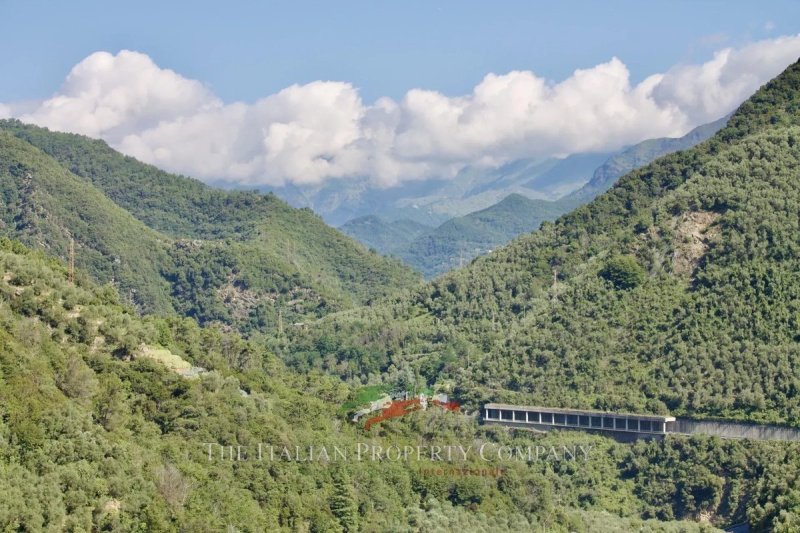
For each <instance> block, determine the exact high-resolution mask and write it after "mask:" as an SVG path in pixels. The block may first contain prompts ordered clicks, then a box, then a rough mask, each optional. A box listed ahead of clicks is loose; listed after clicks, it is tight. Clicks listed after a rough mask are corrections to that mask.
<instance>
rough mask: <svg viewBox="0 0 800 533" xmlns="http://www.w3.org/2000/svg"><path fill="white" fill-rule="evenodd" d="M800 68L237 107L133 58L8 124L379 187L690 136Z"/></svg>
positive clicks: (95, 59)
mask: <svg viewBox="0 0 800 533" xmlns="http://www.w3.org/2000/svg"><path fill="white" fill-rule="evenodd" d="M798 56H800V36H793V37H780V38H776V39H770V40H765V41H759V42H756V43H753V44H750V45H747V46H744V47H742V48H739V49H732V48H727V49H724V50H720V51H718V52H717V53H716V54H715V55H714V57H713V58H712V59H711V60H709V61H708V62H706V63H703V64H698V65H679V66H675V67H673V68H672V69H670V70H668V71H667V72H665V73H661V74H654V75H652V76H650V77H648V78H646V79H645V80H643V81H642V82H640V83H638V84H635V85H633V84H631V82H630V76H629V72H628V69H627V67H626V66H625V64H624V63H623V62H622V61H621V60H619V59H617V58H612V59H611V60H610V61H608V62H606V63H602V64H599V65H596V66H595V67H592V68H589V69H582V70H576V71H575V72H574V73H573V74H572V75H571V76H570V77H569V78H567V79H565V80H563V81H561V82H557V83H556V82H552V81H549V80H546V79H543V78H541V77H539V76H537V75H536V74H535V73H533V72H530V71H513V72H509V73H507V74H501V75H498V74H488V75H487V76H486V77H485V78H484V79H483V80H481V82H480V83H478V85H476V86H475V88H474V89H473V90H472V92H471V93H469V94H466V95H462V96H446V95H443V94H441V93H438V92H436V91H429V90H424V89H413V90H410V91H408V92H407V93H406V95H405V96H404V97H403V98H402V99H400V100H399V101H394V100H392V99H389V98H381V99H379V100H378V101H376V102H374V103H372V104H369V103H365V102H363V101H362V99H361V97H360V96H359V93H358V90H357V89H356V88H355V87H353V86H352V85H351V84H349V83H346V82H336V81H315V82H312V83H309V84H306V85H292V86H290V87H287V88H285V89H283V90H281V91H280V92H278V93H276V94H272V95H269V96H266V97H264V98H262V99H260V100H258V101H256V102H254V103H225V102H223V101H221V100H220V99H219V98H218V97H217V96H216V95H214V94H213V92H212V91H210V90H209V89H208V88H207V87H206V86H205V85H203V84H202V83H200V82H199V81H196V80H191V79H187V78H185V77H183V76H181V75H180V74H178V73H176V72H174V71H172V70H168V69H163V68H160V67H159V66H158V65H156V64H155V63H154V62H153V61H152V60H151V59H150V58H149V57H148V56H147V55H145V54H141V53H138V52H132V51H127V50H123V51H121V52H119V53H118V54H116V55H113V54H110V53H108V52H97V53H94V54H92V55H90V56H89V57H87V58H86V59H84V60H83V61H81V62H80V63H78V64H77V65H76V66H75V67H74V68H73V69H72V71H71V72H70V73H69V75H68V76H67V78H66V80H65V82H64V84H63V86H62V87H61V88H60V89H59V91H58V92H57V93H56V94H55V95H53V96H52V97H51V98H49V99H47V100H44V101H42V102H38V103H36V104H35V105H34V106H32V107H31V106H29V105H28V106H25V108H24V109H23V108H22V106H15V105H14V104H13V103H8V102H7V103H5V105H4V104H0V117H2V116H3V115H7V116H8V115H12V116H17V117H18V118H20V119H21V120H23V121H26V122H32V123H35V124H39V125H42V126H47V127H49V128H52V129H56V130H61V131H71V132H76V133H83V134H86V135H90V136H93V137H101V138H103V139H105V140H107V141H108V142H109V144H111V145H112V146H113V147H115V148H117V149H119V150H121V151H123V152H125V153H127V154H130V155H132V156H134V157H137V158H139V159H141V160H143V161H146V162H149V163H153V164H155V165H157V166H159V167H162V168H165V169H168V170H172V171H177V172H182V173H186V174H190V175H192V176H196V177H199V178H205V179H225V180H229V181H231V182H236V183H240V184H248V185H260V184H268V185H281V184H284V183H287V182H288V183H296V184H309V183H319V182H322V181H324V180H327V179H331V178H347V177H363V176H368V177H369V178H370V179H371V180H372V181H373V182H374V183H375V184H377V185H390V184H394V183H398V182H401V181H405V180H411V179H424V178H427V177H431V176H437V177H444V176H451V175H454V174H455V173H456V172H457V171H458V170H460V169H461V168H463V167H464V166H466V165H475V164H490V165H495V164H501V163H503V162H506V161H509V160H512V159H516V158H521V157H533V156H551V155H557V154H569V153H575V152H584V151H591V150H612V149H616V148H619V147H621V146H624V145H626V144H631V143H635V142H638V141H640V140H642V139H645V138H649V137H660V136H677V135H681V134H683V133H685V132H686V131H688V130H689V129H690V128H692V127H694V126H697V125H699V124H702V123H705V122H709V121H711V120H714V119H716V118H719V117H720V116H722V115H724V114H725V113H727V112H729V111H731V110H732V109H733V108H735V107H736V106H737V105H738V104H739V103H740V102H741V101H743V100H744V99H745V98H746V97H748V96H749V95H750V94H751V93H752V92H754V91H755V89H757V88H758V87H759V86H760V85H761V84H762V83H764V82H766V81H767V80H769V79H770V78H772V77H773V76H775V75H777V74H778V73H779V72H780V71H781V70H782V69H783V68H785V67H786V66H787V65H788V64H790V63H791V62H793V61H795V60H796V59H797V58H798Z"/></svg>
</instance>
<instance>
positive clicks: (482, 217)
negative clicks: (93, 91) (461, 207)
mask: <svg viewBox="0 0 800 533" xmlns="http://www.w3.org/2000/svg"><path fill="white" fill-rule="evenodd" d="M563 212H564V210H563V209H562V208H561V207H560V204H559V203H558V202H551V201H548V200H531V199H529V198H526V197H525V196H522V195H521V194H511V195H509V196H507V197H506V198H505V199H503V200H502V201H500V202H499V203H497V204H495V205H493V206H491V207H488V208H486V209H483V210H481V211H476V212H474V213H470V214H468V215H464V216H463V217H456V218H453V219H450V220H448V221H447V222H445V223H444V224H442V225H441V226H439V227H437V228H436V229H433V230H430V231H427V232H424V233H422V234H420V235H418V236H417V237H416V238H414V239H413V240H412V241H411V242H410V243H408V244H406V245H404V246H400V247H399V249H396V250H393V252H394V253H395V254H396V255H397V257H399V258H401V259H402V260H403V261H404V262H406V263H407V264H409V265H411V266H413V267H414V268H415V269H417V270H419V271H420V272H422V274H423V275H424V276H425V277H426V278H432V277H434V276H436V275H439V274H441V273H443V272H447V271H448V270H452V269H454V268H458V267H459V266H461V265H462V264H466V262H469V261H471V260H472V259H473V258H475V257H476V256H478V255H483V254H486V253H489V252H490V251H491V250H493V249H495V248H497V247H499V246H502V245H503V244H505V243H507V242H509V241H510V240H511V239H513V238H514V237H516V236H518V235H521V234H523V233H528V232H531V231H535V230H537V229H539V226H540V225H541V223H542V222H544V221H545V220H553V219H555V218H557V217H558V216H559V215H561V214H563Z"/></svg>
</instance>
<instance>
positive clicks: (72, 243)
mask: <svg viewBox="0 0 800 533" xmlns="http://www.w3.org/2000/svg"><path fill="white" fill-rule="evenodd" d="M67 279H68V281H69V282H70V284H72V285H74V284H75V239H73V238H72V237H70V238H69V271H68V273H67Z"/></svg>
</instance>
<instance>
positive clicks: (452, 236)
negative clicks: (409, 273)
mask: <svg viewBox="0 0 800 533" xmlns="http://www.w3.org/2000/svg"><path fill="white" fill-rule="evenodd" d="M729 118H730V115H729V116H726V117H723V118H721V119H719V120H716V121H714V122H712V123H709V124H705V125H703V126H699V127H697V128H695V129H693V130H692V131H690V132H689V133H687V134H686V135H684V136H683V137H678V138H661V139H649V140H646V141H643V142H641V143H639V144H636V145H634V146H631V147H629V148H626V149H625V150H622V151H621V152H619V153H616V154H613V155H611V156H610V157H609V156H608V154H576V155H574V156H570V157H567V158H565V159H564V160H561V162H560V163H558V164H556V163H555V162H553V161H548V162H547V163H542V164H540V165H544V166H546V169H545V170H543V171H542V172H541V174H539V175H537V177H536V178H534V179H533V180H532V182H529V183H531V184H532V185H533V186H538V187H542V186H543V185H547V186H550V187H556V186H557V185H558V183H559V182H560V181H561V180H567V181H569V180H572V181H570V183H577V182H581V183H583V181H585V180H583V181H581V180H580V179H579V176H581V175H582V173H583V172H585V169H586V166H587V165H590V164H591V165H594V164H597V165H599V166H597V167H596V168H594V169H593V171H592V172H591V174H590V175H591V179H590V180H589V181H588V182H586V183H585V184H583V186H581V187H580V188H579V189H577V190H575V191H573V192H571V193H570V194H567V195H566V196H564V197H562V198H559V199H558V200H554V201H550V200H544V199H531V198H528V197H526V196H524V195H522V194H518V193H512V194H510V195H509V196H507V197H506V198H504V199H503V200H501V201H500V202H498V203H497V204H494V205H492V206H490V207H488V208H485V209H481V210H479V211H476V212H473V213H469V214H467V215H464V216H461V217H454V218H453V219H451V220H448V221H446V222H444V223H443V224H441V225H439V226H437V227H436V228H435V229H430V230H428V231H424V232H419V233H411V232H409V233H403V234H400V235H398V232H395V231H393V230H391V229H390V228H391V227H392V226H393V224H394V223H388V222H386V221H384V220H382V219H380V218H379V217H374V216H373V217H370V220H371V227H370V231H369V232H365V231H360V230H357V229H354V228H355V226H356V224H357V223H356V221H352V222H348V223H346V224H344V225H343V226H341V228H340V229H341V230H342V231H344V232H345V233H347V234H348V235H350V236H351V237H353V238H355V239H358V240H360V241H362V242H364V243H366V244H369V245H370V246H372V247H374V248H375V249H376V250H378V251H379V252H381V253H383V254H387V255H394V256H397V257H399V258H401V259H402V260H403V261H404V262H406V263H407V264H408V265H410V266H411V267H413V268H414V269H416V270H418V271H419V272H422V274H423V275H424V276H425V277H426V278H432V277H435V276H437V275H439V274H442V273H443V272H446V271H448V270H451V269H453V268H458V267H459V266H462V265H463V264H465V263H466V262H469V261H470V260H472V259H473V258H474V257H476V256H479V255H484V254H486V253H488V252H489V251H490V250H494V249H496V248H497V247H499V246H502V245H504V244H506V243H508V242H509V241H511V240H512V239H514V238H515V237H517V236H519V235H522V234H524V233H528V232H531V231H535V230H537V229H538V228H539V226H540V225H541V223H542V222H544V221H548V220H555V219H556V218H558V217H559V216H561V215H563V214H564V213H568V212H569V211H571V210H572V209H575V208H576V207H578V206H580V205H582V204H585V203H587V202H589V201H590V200H592V199H593V198H594V197H595V196H597V195H599V194H601V193H603V192H605V191H606V190H608V189H609V188H610V187H612V186H613V185H614V183H615V182H616V180H617V179H618V178H619V177H621V176H622V175H624V174H626V173H628V172H630V171H632V170H635V169H636V168H639V167H641V166H644V165H646V164H648V163H650V162H652V161H654V160H655V159H657V158H659V157H661V156H664V155H667V154H669V153H672V152H676V151H679V150H685V149H687V148H691V147H692V146H694V145H696V144H698V143H700V142H702V141H705V140H707V139H708V138H710V137H711V136H712V135H714V134H715V133H716V132H717V131H719V130H720V129H721V128H722V127H724V126H725V124H726V122H727V120H728V119H729ZM527 165H528V163H526V162H517V163H515V164H509V165H507V166H505V167H504V168H503V170H502V172H503V173H506V174H515V173H518V172H519V171H520V169H526V168H528V166H527ZM587 175H588V174H587ZM496 183H497V182H491V183H490V184H486V185H485V186H486V187H489V186H490V185H492V184H496ZM357 220H360V219H357Z"/></svg>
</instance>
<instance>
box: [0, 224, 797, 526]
mask: <svg viewBox="0 0 800 533" xmlns="http://www.w3.org/2000/svg"><path fill="white" fill-rule="evenodd" d="M0 272H2V277H0V496H1V497H0V528H2V529H3V530H4V531H78V530H83V531H90V530H93V531H165V532H171V531H225V530H227V531H287V532H288V531H298V530H303V531H357V530H365V531H448V530H454V529H461V530H464V531H523V530H536V529H545V530H547V531H554V532H567V531H587V530H591V529H594V530H601V531H612V530H617V531H621V530H645V531H653V532H664V533H668V532H677V531H684V532H700V531H712V529H710V528H709V527H707V526H700V525H698V524H696V523H693V522H691V521H685V522H675V521H670V520H672V519H671V518H669V517H667V516H662V517H661V518H662V519H663V520H665V521H664V522H661V521H657V520H652V519H650V520H645V519H644V517H653V516H655V515H656V514H664V513H672V512H673V511H672V504H671V503H670V502H671V500H670V498H666V502H667V503H665V498H664V494H663V493H662V492H661V491H662V489H663V481H662V479H663V478H664V476H665V475H666V476H674V477H678V476H684V475H685V473H686V472H689V471H691V469H693V468H696V466H697V464H698V463H699V462H700V461H703V465H704V468H706V469H707V470H708V474H707V475H706V476H705V477H703V476H701V477H698V476H694V478H693V479H689V480H687V481H686V482H685V483H684V484H683V487H684V491H685V493H681V495H683V496H680V497H684V501H683V502H680V501H679V500H680V497H678V496H676V498H675V499H676V502H678V503H676V504H675V506H676V508H677V509H679V514H682V515H686V516H687V517H689V515H691V513H694V512H696V511H697V510H698V509H701V508H702V506H704V505H705V504H706V501H707V500H708V499H709V498H715V497H716V493H713V492H712V493H708V494H707V493H706V492H704V491H703V487H704V485H703V483H706V482H708V479H711V480H713V481H717V480H718V478H717V477H716V474H714V473H712V470H711V469H714V470H716V469H718V468H722V467H728V468H731V470H734V469H735V470H737V471H738V472H740V473H739V474H738V477H737V478H736V482H737V483H739V485H737V486H738V487H739V488H740V490H739V491H738V492H737V494H739V495H740V496H737V497H740V498H741V499H742V501H749V500H745V498H748V499H752V501H753V503H752V504H750V507H751V508H752V509H754V510H755V511H758V510H759V509H769V512H767V513H761V514H758V515H755V514H754V517H763V519H764V520H765V521H766V522H765V523H770V521H772V520H774V519H776V517H778V516H779V513H780V516H781V517H782V519H783V520H785V519H786V516H789V517H791V516H792V515H791V514H789V515H787V510H788V508H787V506H786V504H785V502H784V501H783V500H779V499H776V498H775V496H774V495H773V491H774V490H775V488H776V487H779V486H780V483H781V482H784V483H785V482H786V481H787V480H790V478H789V477H788V475H789V473H788V472H787V470H786V469H785V468H784V469H783V470H782V471H781V472H780V475H779V476H774V478H772V477H771V478H770V480H769V482H767V483H764V484H763V486H761V485H757V484H756V483H755V482H754V481H753V479H755V475H754V474H755V473H756V468H759V466H758V465H761V464H762V462H763V461H765V460H766V459H767V458H770V457H771V458H773V459H775V460H780V459H781V458H782V457H784V455H785V453H786V452H784V451H782V450H780V449H776V448H775V447H770V446H760V447H755V448H749V447H747V446H744V445H741V444H731V445H730V446H728V448H727V449H726V450H725V453H724V454H720V456H719V457H723V458H722V459H714V460H709V459H708V458H707V457H706V454H707V453H708V451H707V447H708V446H710V445H713V443H712V442H710V441H703V440H699V441H691V442H683V441H681V442H670V443H667V444H663V445H661V444H659V445H655V446H653V445H637V446H635V447H630V446H627V445H620V444H616V443H614V442H612V441H609V440H607V439H604V438H602V437H598V436H593V437H584V438H582V439H581V440H580V444H581V445H584V446H591V447H592V449H593V451H594V452H595V453H593V455H592V456H591V460H590V461H586V462H582V463H575V462H572V463H565V464H563V465H560V464H553V463H552V462H546V461H538V462H532V463H527V462H524V461H505V462H497V463H496V464H495V463H494V462H492V463H491V467H492V468H503V469H504V473H503V475H502V477H500V478H497V477H493V476H479V475H470V476H467V475H455V476H452V475H447V476H444V475H438V474H432V475H428V474H425V473H424V472H425V471H434V472H435V471H436V469H438V468H450V469H452V468H454V467H457V468H459V469H460V468H467V469H468V471H470V470H471V471H475V472H479V471H480V469H484V470H487V462H486V461H481V460H480V459H478V455H477V453H471V454H470V455H469V456H468V459H467V461H466V462H459V461H456V462H455V463H451V462H447V463H445V462H441V461H437V460H435V459H429V458H426V457H425V455H424V454H423V455H422V456H421V457H420V458H417V457H416V456H415V454H410V455H409V457H408V459H407V460H402V461H400V460H386V459H384V460H372V459H370V457H371V454H372V453H376V451H373V450H378V448H380V449H381V450H386V449H387V448H390V447H392V446H395V447H400V448H401V449H402V448H403V447H405V446H409V447H412V449H413V447H415V446H439V445H442V444H443V443H447V444H451V443H456V442H457V443H461V444H463V445H464V446H465V447H466V446H473V447H475V449H477V447H478V446H480V445H481V444H483V443H491V444H492V445H493V446H500V445H502V446H531V445H534V441H533V440H532V439H531V438H530V437H529V436H526V435H512V434H508V433H507V432H504V431H498V430H497V429H496V428H484V427H481V426H478V425H477V424H476V423H475V421H474V420H473V419H471V418H469V417H465V416H460V415H456V414H452V413H443V412H441V411H437V410H429V411H426V412H417V413H414V414H412V415H409V416H407V417H405V418H404V419H399V420H394V421H390V422H387V423H385V424H383V425H382V427H381V428H380V429H378V428H376V429H374V430H371V431H370V432H369V433H365V432H364V430H363V429H361V428H360V427H358V426H355V425H351V424H349V423H348V422H346V421H345V420H343V417H342V415H341V413H339V412H338V411H339V406H340V405H342V404H343V403H345V402H346V401H347V400H348V399H352V398H354V397H355V396H356V395H357V391H355V390H352V389H351V388H350V387H348V386H347V385H345V384H343V383H341V382H340V381H339V380H337V379H335V378H331V377H327V376H324V375H322V374H320V373H318V372H312V373H309V374H305V375H299V374H295V373H293V372H291V371H289V370H287V369H286V368H284V367H283V365H282V364H281V363H280V362H279V361H278V360H277V359H276V358H275V357H274V356H273V355H272V354H270V353H269V352H268V351H267V350H265V348H264V347H263V346H262V345H260V344H259V343H258V342H256V341H254V340H244V339H242V338H241V337H239V336H237V335H236V334H235V333H229V332H228V333H226V332H225V331H224V330H223V328H206V329H203V328H200V327H198V326H197V324H196V323H194V322H193V321H192V320H190V319H184V318H167V319H165V318H154V317H144V318H141V317H139V316H137V315H136V314H135V313H134V312H133V310H132V309H130V308H126V307H124V306H122V305H120V303H119V297H118V295H117V294H116V293H115V292H114V291H113V289H111V288H110V287H104V288H97V287H95V286H93V285H92V284H91V283H88V282H86V281H82V279H83V278H82V277H81V278H79V283H78V284H76V285H73V284H70V283H68V282H67V280H66V276H67V273H66V267H65V266H64V264H63V263H59V262H58V261H54V260H53V259H52V258H49V257H47V256H45V255H44V254H42V253H33V252H31V251H29V250H27V249H26V248H24V247H23V246H21V245H19V244H17V243H13V242H10V241H8V240H7V239H0ZM189 365H193V366H194V372H195V374H196V375H195V377H185V376H186V375H191V374H182V373H181V371H180V369H181V368H183V367H188V366H189ZM200 367H202V368H204V369H205V370H206V371H204V372H202V371H199V370H198V369H199V368H200ZM198 372H199V373H198ZM535 444H536V445H541V446H548V447H549V446H564V445H575V444H576V443H575V441H574V440H572V439H571V438H570V436H569V435H557V434H553V435H549V436H547V437H545V438H543V439H539V440H536V441H535ZM221 445H225V448H224V449H222V448H221ZM259 445H261V450H262V453H261V455H260V456H259V452H258V450H259ZM209 446H210V447H211V448H210V450H211V453H210V454H209ZM311 446H313V447H314V448H313V449H314V450H315V451H314V452H310V451H309V450H311V448H310V447H311ZM359 446H369V447H370V449H369V450H370V451H369V452H362V455H363V457H362V458H361V459H359V458H358V456H357V455H356V454H357V450H358V449H359ZM372 446H374V447H375V448H372ZM295 447H298V448H299V449H300V450H301V451H299V452H298V451H297V449H298V448H295ZM323 447H326V450H329V451H328V452H326V453H329V454H330V455H329V456H330V457H332V458H337V459H332V460H327V459H322V458H320V459H311V460H309V459H310V457H309V454H310V453H315V454H317V455H316V456H315V457H322V455H321V454H322V452H321V450H322V448H323ZM284 448H285V449H286V451H285V452H284V451H283V450H284ZM335 449H339V450H342V451H343V453H345V454H346V455H345V457H346V459H341V458H339V457H340V456H338V455H335V452H334V450H335ZM362 449H363V448H362ZM425 449H427V448H425ZM559 449H560V448H559ZM377 453H380V454H382V455H385V452H377ZM745 454H750V456H752V457H754V458H755V460H754V461H753V462H752V463H750V464H748V463H746V462H744V463H743V462H742V461H741V459H737V458H741V457H745ZM679 457H680V459H681V460H680V461H678V458H679ZM617 458H625V462H626V463H628V464H629V465H631V466H630V467H626V466H622V464H621V463H620V461H618V460H617ZM636 460H638V461H639V463H638V464H637V463H635V461H636ZM650 461H654V462H657V463H656V464H663V465H664V467H663V468H660V469H656V468H655V467H654V466H652V464H651V463H650ZM734 466H735V467H736V468H733V467H734ZM670 479H671V478H670ZM689 496H691V499H689ZM737 501H738V500H737ZM734 503H735V502H734ZM755 511H754V512H755Z"/></svg>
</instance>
